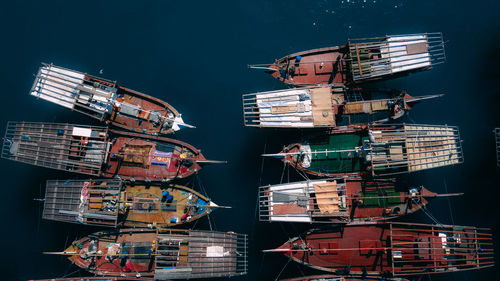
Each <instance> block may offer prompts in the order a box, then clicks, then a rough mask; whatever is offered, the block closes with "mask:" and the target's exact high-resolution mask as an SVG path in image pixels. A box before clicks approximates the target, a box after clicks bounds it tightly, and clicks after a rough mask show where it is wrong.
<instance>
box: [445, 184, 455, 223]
mask: <svg viewBox="0 0 500 281" xmlns="http://www.w3.org/2000/svg"><path fill="white" fill-rule="evenodd" d="M443 184H444V192H446V193H448V185H447V184H446V178H443ZM446 200H447V201H448V208H449V209H450V216H451V223H452V224H453V225H455V220H454V219H453V209H452V208H451V201H450V198H449V197H448V198H446Z"/></svg>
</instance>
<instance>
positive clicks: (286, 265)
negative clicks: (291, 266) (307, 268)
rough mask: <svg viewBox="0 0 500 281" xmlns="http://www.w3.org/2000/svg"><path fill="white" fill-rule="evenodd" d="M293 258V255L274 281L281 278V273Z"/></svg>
mask: <svg viewBox="0 0 500 281" xmlns="http://www.w3.org/2000/svg"><path fill="white" fill-rule="evenodd" d="M291 260H292V257H291V256H290V258H289V259H288V261H287V262H286V263H285V265H284V266H283V268H282V269H281V271H280V273H279V274H278V276H276V279H274V281H278V279H279V278H280V276H281V273H283V271H284V270H285V268H286V266H287V265H288V263H289V262H290V261H291Z"/></svg>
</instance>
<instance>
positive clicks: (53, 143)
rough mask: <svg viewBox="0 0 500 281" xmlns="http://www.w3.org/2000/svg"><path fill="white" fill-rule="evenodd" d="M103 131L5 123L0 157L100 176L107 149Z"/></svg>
mask: <svg viewBox="0 0 500 281" xmlns="http://www.w3.org/2000/svg"><path fill="white" fill-rule="evenodd" d="M107 132H108V129H107V128H105V127H94V126H84V125H71V124H58V123H36V122H14V121H9V122H8V123H7V128H6V130H5V137H4V142H3V146H2V158H5V159H10V160H14V161H19V162H23V163H28V164H32V165H35V166H41V167H46V168H52V169H57V170H63V171H71V172H76V173H82V174H88V175H100V173H101V170H102V166H103V164H104V163H106V161H107V157H108V151H109V148H110V146H111V145H110V143H109V142H108V140H107V138H108V137H107Z"/></svg>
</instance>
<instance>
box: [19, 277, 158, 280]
mask: <svg viewBox="0 0 500 281" xmlns="http://www.w3.org/2000/svg"><path fill="white" fill-rule="evenodd" d="M154 280H155V279H154V278H144V277H139V278H137V277H103V276H94V277H69V278H51V279H36V280H29V281H154Z"/></svg>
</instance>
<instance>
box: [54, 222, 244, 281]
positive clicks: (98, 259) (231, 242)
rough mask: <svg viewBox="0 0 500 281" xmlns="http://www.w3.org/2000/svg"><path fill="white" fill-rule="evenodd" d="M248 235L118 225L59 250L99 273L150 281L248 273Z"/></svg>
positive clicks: (74, 261) (89, 270)
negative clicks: (151, 280) (115, 228)
mask: <svg viewBox="0 0 500 281" xmlns="http://www.w3.org/2000/svg"><path fill="white" fill-rule="evenodd" d="M247 241H248V239H247V235H245V234H237V233H234V232H216V231H199V230H176V229H145V228H142V229H140V228H136V229H119V230H113V231H106V232H97V233H94V234H91V235H89V236H87V237H84V238H81V239H79V240H77V241H74V242H73V243H72V245H71V246H70V247H68V248H67V249H66V250H65V251H63V252H55V253H54V252H49V253H47V254H60V255H67V256H69V257H68V259H69V260H70V261H72V262H73V263H74V264H75V265H76V266H78V267H80V268H82V269H84V270H86V271H88V272H90V273H92V274H96V275H98V276H104V277H108V276H109V277H111V276H116V277H122V278H135V277H137V278H154V280H171V279H192V278H210V277H231V276H238V275H244V274H246V273H247Z"/></svg>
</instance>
